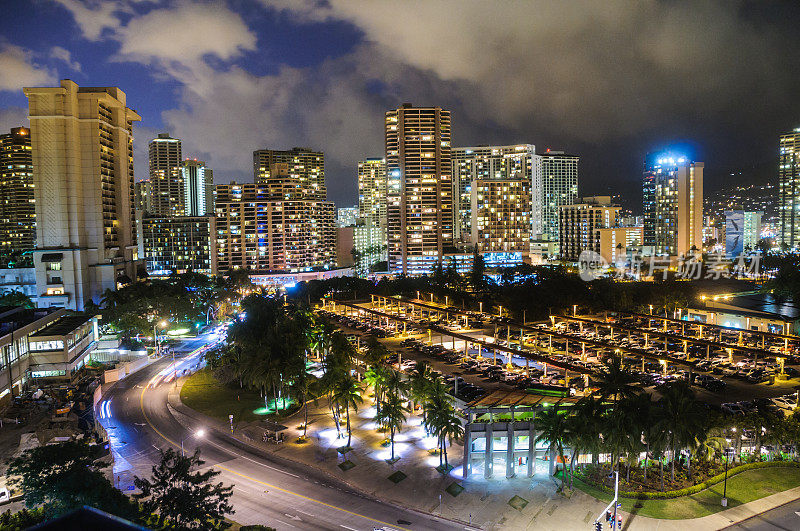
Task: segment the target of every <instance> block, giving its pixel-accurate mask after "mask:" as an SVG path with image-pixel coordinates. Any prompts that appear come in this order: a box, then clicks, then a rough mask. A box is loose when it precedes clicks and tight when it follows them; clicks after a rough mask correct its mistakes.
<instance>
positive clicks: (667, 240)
mask: <svg viewBox="0 0 800 531" xmlns="http://www.w3.org/2000/svg"><path fill="white" fill-rule="evenodd" d="M703 167H704V164H703V163H702V162H693V161H691V160H689V159H688V158H687V157H685V156H683V155H680V154H675V153H670V152H658V153H650V154H648V155H647V157H646V159H645V165H644V175H643V180H642V197H643V201H644V204H643V207H644V208H643V210H644V230H643V238H644V242H643V245H644V246H645V247H652V249H653V253H655V254H656V255H667V256H679V255H685V254H686V253H687V252H688V251H690V250H691V249H692V247H694V248H696V249H698V250H700V249H702V248H703Z"/></svg>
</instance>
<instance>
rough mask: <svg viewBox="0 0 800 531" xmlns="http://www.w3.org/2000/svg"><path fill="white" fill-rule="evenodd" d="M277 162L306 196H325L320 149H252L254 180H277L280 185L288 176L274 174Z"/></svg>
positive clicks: (315, 197)
mask: <svg viewBox="0 0 800 531" xmlns="http://www.w3.org/2000/svg"><path fill="white" fill-rule="evenodd" d="M276 164H285V167H284V166H281V168H283V169H282V171H288V174H287V175H288V176H290V177H291V178H292V179H294V180H295V181H296V182H297V183H299V185H300V189H301V190H302V194H303V196H304V197H308V198H314V199H322V200H324V199H325V194H326V188H325V155H324V154H323V153H322V152H321V151H314V150H312V149H309V148H301V147H295V148H292V149H289V150H286V151H280V150H275V149H259V150H256V151H254V152H253V181H254V182H255V183H256V184H269V183H270V182H273V181H275V182H277V183H278V184H279V185H280V183H282V182H283V181H284V179H285V177H286V175H284V174H283V173H281V174H277V175H276V174H275V173H274V172H273V171H272V170H273V168H274V167H275V165H276Z"/></svg>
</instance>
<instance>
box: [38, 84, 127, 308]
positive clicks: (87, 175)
mask: <svg viewBox="0 0 800 531" xmlns="http://www.w3.org/2000/svg"><path fill="white" fill-rule="evenodd" d="M24 93H25V95H26V96H27V97H28V108H29V115H30V121H31V147H32V151H33V184H34V198H35V201H36V250H35V251H34V267H35V269H36V287H37V292H38V294H39V306H62V307H66V308H69V309H72V310H83V309H84V308H85V306H86V303H88V302H89V301H90V300H94V301H95V302H99V300H100V297H101V295H102V293H103V292H104V291H105V290H106V289H115V288H116V287H117V286H118V285H119V284H122V283H126V282H130V281H131V280H132V279H135V278H136V272H137V271H136V269H137V260H138V250H137V246H136V231H135V219H134V205H133V122H135V121H138V120H141V117H140V116H139V115H138V114H137V113H136V111H134V110H132V109H129V108H128V107H127V106H126V97H125V93H124V92H122V91H121V90H120V89H119V88H117V87H79V86H78V85H77V84H75V83H74V82H72V81H70V80H68V79H65V80H62V81H61V86H59V87H45V88H25V89H24Z"/></svg>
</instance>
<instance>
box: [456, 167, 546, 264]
mask: <svg viewBox="0 0 800 531" xmlns="http://www.w3.org/2000/svg"><path fill="white" fill-rule="evenodd" d="M471 188H472V190H471V193H470V195H471V196H472V200H471V203H472V204H471V208H470V212H471V221H470V231H471V233H470V240H469V242H470V244H471V246H472V247H473V248H474V249H475V250H477V251H478V252H480V253H488V252H507V253H508V252H513V253H525V254H527V253H529V252H530V249H531V181H530V180H529V179H527V178H522V179H476V180H474V181H473V182H472V186H471Z"/></svg>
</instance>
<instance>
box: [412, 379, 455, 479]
mask: <svg viewBox="0 0 800 531" xmlns="http://www.w3.org/2000/svg"><path fill="white" fill-rule="evenodd" d="M430 391H431V394H430V396H429V397H428V400H427V401H426V402H425V404H424V406H423V411H424V420H423V424H424V426H425V429H426V430H427V431H428V432H429V433H432V434H433V435H435V436H436V440H437V443H438V448H439V467H440V468H441V467H442V457H444V471H445V472H446V471H447V470H448V469H449V468H450V465H449V463H448V462H447V443H448V441H449V442H451V443H452V441H453V439H455V438H458V437H462V436H463V435H464V426H463V425H462V423H461V419H460V418H459V417H458V415H457V414H456V410H455V408H454V407H453V403H452V399H451V398H450V396H449V395H448V394H447V388H446V387H445V386H444V384H443V383H442V382H441V380H438V379H437V380H434V383H433V384H432V385H431V387H430ZM465 444H466V443H465ZM464 466H466V463H465V464H464Z"/></svg>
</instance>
